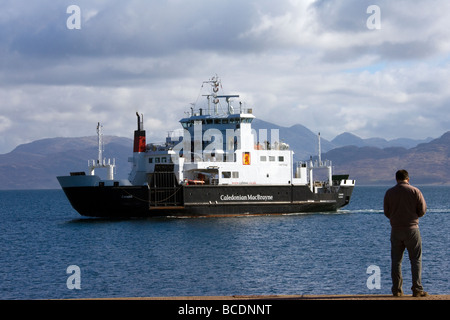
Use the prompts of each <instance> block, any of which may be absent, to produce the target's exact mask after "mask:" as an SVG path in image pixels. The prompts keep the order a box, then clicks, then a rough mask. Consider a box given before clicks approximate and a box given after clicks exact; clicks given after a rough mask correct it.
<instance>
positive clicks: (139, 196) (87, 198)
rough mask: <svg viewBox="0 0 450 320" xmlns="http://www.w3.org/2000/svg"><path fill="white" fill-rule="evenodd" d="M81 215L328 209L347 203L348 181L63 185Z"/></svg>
mask: <svg viewBox="0 0 450 320" xmlns="http://www.w3.org/2000/svg"><path fill="white" fill-rule="evenodd" d="M63 190H64V192H65V194H66V196H67V198H68V199H69V201H70V203H71V204H72V206H73V208H74V209H75V210H76V211H78V212H79V213H80V214H81V215H83V216H89V217H108V218H114V217H117V218H133V217H168V216H185V217H200V216H236V215H268V214H288V213H303V212H329V211H336V210H337V209H339V208H341V207H343V206H345V205H347V204H348V203H349V201H350V197H351V194H352V191H353V186H341V187H334V190H333V191H332V192H330V191H328V192H323V193H320V192H319V193H313V192H311V190H310V189H309V188H308V187H307V186H269V185H267V186H257V185H230V186H198V185H193V186H178V187H174V188H163V189H152V188H149V187H148V186H123V187H119V186H115V187H112V186H111V187H107V186H104V187H100V186H92V187H65V188H63Z"/></svg>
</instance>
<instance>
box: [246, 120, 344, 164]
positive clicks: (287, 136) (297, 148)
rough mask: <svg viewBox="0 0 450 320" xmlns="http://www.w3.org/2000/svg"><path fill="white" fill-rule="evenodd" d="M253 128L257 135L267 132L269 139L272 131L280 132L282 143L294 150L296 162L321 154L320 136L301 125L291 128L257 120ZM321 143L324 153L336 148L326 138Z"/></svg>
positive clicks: (254, 121) (253, 123)
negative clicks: (260, 132)
mask: <svg viewBox="0 0 450 320" xmlns="http://www.w3.org/2000/svg"><path fill="white" fill-rule="evenodd" d="M252 128H253V129H255V130H256V131H257V133H258V131H259V130H261V129H262V130H264V129H265V130H267V136H268V137H270V135H271V131H270V130H272V129H277V130H279V139H280V141H281V142H285V143H287V144H289V147H290V148H291V149H292V150H294V152H295V154H294V160H295V161H300V160H306V159H309V158H310V157H311V156H314V155H317V154H318V152H319V147H318V145H319V144H318V134H316V133H313V132H312V131H311V130H309V129H308V128H306V127H305V126H302V125H301V124H296V125H293V126H291V127H282V126H278V125H275V124H273V123H270V122H267V121H263V120H259V119H255V120H253V122H252ZM320 141H321V143H320V145H321V150H322V152H327V151H329V150H331V149H333V148H335V145H334V144H332V143H330V142H329V141H328V140H326V139H324V138H321V139H320Z"/></svg>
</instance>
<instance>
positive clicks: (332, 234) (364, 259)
mask: <svg viewBox="0 0 450 320" xmlns="http://www.w3.org/2000/svg"><path fill="white" fill-rule="evenodd" d="M420 188H421V190H422V192H423V194H424V196H425V199H426V200H427V203H428V208H429V209H428V212H427V214H426V215H425V216H424V217H423V218H421V219H420V230H421V233H422V240H423V285H424V288H425V290H427V291H428V292H430V293H431V294H449V293H450V285H449V278H450V272H449V262H450V256H449V249H448V247H449V230H448V228H449V226H450V197H449V194H450V187H430V186H423V187H420ZM386 189H387V187H362V186H359V187H358V186H357V187H356V188H355V190H354V193H353V197H352V199H351V203H350V205H348V206H347V207H345V208H343V209H342V210H339V211H338V212H337V213H320V212H319V213H312V214H293V215H283V216H257V217H256V216H248V217H247V216H244V217H227V218H153V219H127V220H118V219H94V218H83V217H81V216H80V215H78V213H76V212H75V211H74V210H73V209H72V207H71V206H70V204H69V202H68V200H67V199H66V197H65V195H64V193H63V192H62V191H61V190H29V191H0V231H1V232H0V299H59V298H94V297H98V298H102V297H103V298H107V297H110V298H114V297H160V296H169V297H171V296H172V297H174V296H211V295H275V294H280V295H281V294H286V295H290V294H293V295H294V294H295V295H297V294H390V287H391V280H390V243H389V234H390V226H389V221H388V219H387V218H386V217H385V216H384V214H383V196H384V192H385V191H386ZM403 261H404V263H403V275H404V288H403V289H404V291H405V293H408V292H409V290H410V287H411V275H410V270H411V269H410V264H409V260H408V257H407V254H405V258H404V260H403ZM373 266H375V267H376V268H377V270H378V272H377V273H376V274H374V271H373V270H375V269H373ZM369 278H370V279H369ZM374 281H375V282H378V285H377V286H374V285H369V283H371V284H373V283H374Z"/></svg>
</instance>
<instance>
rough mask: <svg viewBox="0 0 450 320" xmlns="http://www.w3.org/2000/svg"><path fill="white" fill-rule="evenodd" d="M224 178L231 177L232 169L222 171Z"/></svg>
mask: <svg viewBox="0 0 450 320" xmlns="http://www.w3.org/2000/svg"><path fill="white" fill-rule="evenodd" d="M222 178H224V179H229V178H231V172H230V171H223V172H222Z"/></svg>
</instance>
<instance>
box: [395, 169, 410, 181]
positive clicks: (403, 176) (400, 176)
mask: <svg viewBox="0 0 450 320" xmlns="http://www.w3.org/2000/svg"><path fill="white" fill-rule="evenodd" d="M395 179H397V181H404V180H407V179H409V174H408V171H406V170H398V171H397V172H396V173H395Z"/></svg>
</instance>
